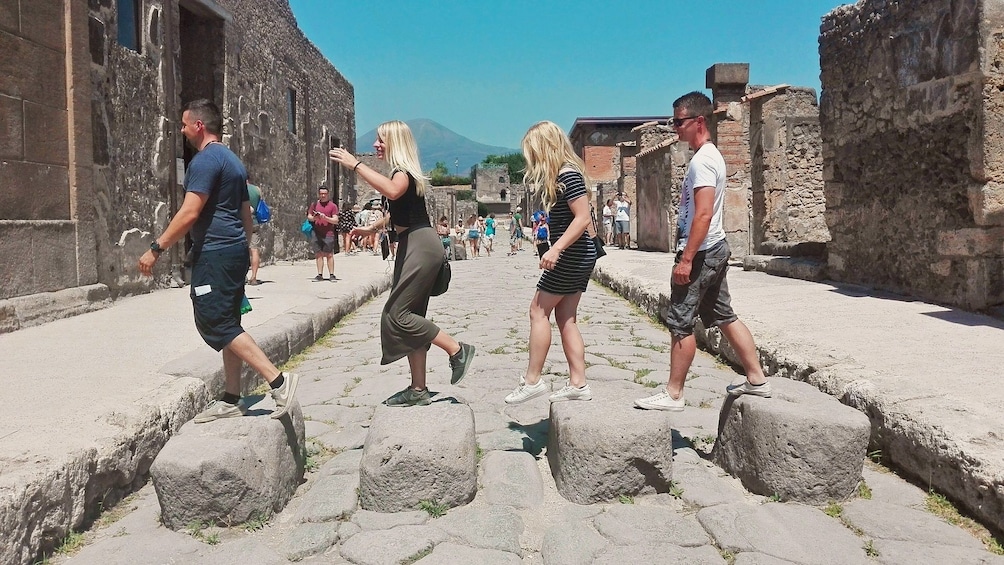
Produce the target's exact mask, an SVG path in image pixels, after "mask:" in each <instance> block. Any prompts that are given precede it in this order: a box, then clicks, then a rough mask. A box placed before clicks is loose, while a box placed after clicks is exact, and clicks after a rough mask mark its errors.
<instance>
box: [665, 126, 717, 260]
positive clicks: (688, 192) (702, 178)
mask: <svg viewBox="0 0 1004 565" xmlns="http://www.w3.org/2000/svg"><path fill="white" fill-rule="evenodd" d="M702 186H713V187H715V204H714V208H713V209H712V215H711V225H710V226H709V227H708V236H707V237H706V238H704V243H702V244H701V247H700V248H699V249H698V251H703V250H705V249H707V248H709V247H711V246H712V245H714V244H716V243H718V242H719V241H721V240H723V239H725V230H724V229H723V228H722V209H723V208H724V204H725V159H724V158H722V153H721V151H719V150H718V148H717V147H715V146H714V144H713V143H711V142H710V141H709V142H707V143H705V144H704V145H702V146H701V148H700V149H698V150H697V153H694V157H693V158H692V159H691V160H690V165H689V166H688V167H687V176H686V177H685V178H684V179H683V192H682V193H681V195H680V213H679V216H678V217H677V220H676V225H677V227H678V228H679V230H680V241H679V242H678V243H677V245H676V250H677V251H682V250H683V248H684V247H686V246H687V238H688V237H690V226H691V224H692V223H693V220H694V187H702Z"/></svg>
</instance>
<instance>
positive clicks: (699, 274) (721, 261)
mask: <svg viewBox="0 0 1004 565" xmlns="http://www.w3.org/2000/svg"><path fill="white" fill-rule="evenodd" d="M730 253H731V251H730V250H729V244H728V242H726V241H725V240H722V241H720V242H718V243H716V244H714V245H712V246H711V247H709V248H707V249H705V250H704V251H699V252H698V253H697V255H694V263H693V265H694V267H693V269H692V270H691V272H690V282H689V283H688V284H685V285H678V284H676V283H673V290H672V291H671V293H670V298H669V302H670V304H669V306H667V307H665V308H664V309H663V311H662V317H663V319H664V320H666V325H667V326H669V331H670V333H672V334H673V335H674V336H676V337H679V338H682V337H687V336H689V335H691V334H693V333H694V325H696V323H697V316H700V317H701V321H702V322H703V323H704V327H706V328H710V327H712V326H721V325H723V324H728V323H730V322H734V321H736V320H738V319H739V318H738V317H737V316H736V314H735V312H733V311H732V304H731V302H732V300H731V297H730V296H729V284H728V281H727V280H726V279H725V275H726V273H728V270H729V255H730ZM676 260H677V262H679V260H680V253H677V254H676Z"/></svg>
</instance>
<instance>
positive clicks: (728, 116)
mask: <svg viewBox="0 0 1004 565" xmlns="http://www.w3.org/2000/svg"><path fill="white" fill-rule="evenodd" d="M748 82H749V64H748V63H716V64H715V65H712V66H711V67H709V68H708V70H707V73H706V86H707V88H710V89H711V92H712V94H711V100H712V103H713V104H714V105H715V113H714V116H713V118H712V123H711V136H712V140H713V141H714V143H715V145H716V146H717V147H718V149H719V150H720V151H721V152H722V157H723V158H724V159H725V170H726V175H727V177H728V178H727V179H726V184H725V211H724V215H723V217H722V227H724V228H725V236H726V239H727V240H728V242H729V247H730V248H731V251H732V255H733V256H735V257H742V256H744V255H747V254H748V253H750V252H751V251H752V247H751V244H750V242H751V238H750V236H751V234H750V226H751V213H750V212H751V209H750V208H751V201H752V191H751V188H752V184H751V182H750V174H749V173H750V131H749V130H750V117H749V112H748V108H747V107H746V106H745V105H744V104H742V102H741V100H742V98H743V96H745V95H746V94H747V93H748V88H749V87H748V85H747V83H748Z"/></svg>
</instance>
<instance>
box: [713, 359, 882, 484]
mask: <svg viewBox="0 0 1004 565" xmlns="http://www.w3.org/2000/svg"><path fill="white" fill-rule="evenodd" d="M771 386H772V387H773V390H774V396H773V397H772V398H759V397H749V396H740V397H738V398H735V399H726V401H725V405H724V406H723V407H722V414H721V422H720V423H719V426H718V427H719V430H720V431H719V434H718V441H717V442H716V443H715V450H714V454H713V458H714V461H715V463H717V464H718V465H720V466H721V467H722V468H723V469H725V470H726V471H728V472H729V473H730V474H732V475H733V476H735V477H737V478H739V479H740V480H741V481H742V483H743V486H745V487H746V488H747V489H749V490H750V491H751V492H754V493H756V494H761V495H764V496H773V495H778V496H780V497H781V499H782V500H786V501H787V500H793V501H799V502H805V503H808V504H822V503H826V502H827V501H830V500H843V499H844V498H847V497H848V496H849V495H851V494H852V493H853V492H854V489H855V488H856V487H857V484H858V481H859V480H861V468H862V467H863V465H864V458H865V453H866V451H867V448H868V436H869V432H870V430H871V425H870V423H869V421H868V418H867V417H866V416H865V415H864V414H862V413H861V412H859V411H857V410H855V409H853V408H851V407H849V406H845V405H843V404H841V403H840V402H838V401H837V400H836V399H835V398H833V397H832V396H830V395H828V394H825V393H823V392H820V391H819V390H818V389H816V388H815V387H813V386H812V385H809V384H806V383H802V382H798V381H791V380H788V379H782V378H775V379H772V380H771Z"/></svg>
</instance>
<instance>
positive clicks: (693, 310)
mask: <svg viewBox="0 0 1004 565" xmlns="http://www.w3.org/2000/svg"><path fill="white" fill-rule="evenodd" d="M711 113H712V105H711V100H709V99H708V97H707V96H705V95H704V94H703V93H701V92H691V93H690V94H686V95H684V96H681V97H680V98H678V99H677V100H676V101H675V102H673V126H674V127H675V128H676V135H677V136H678V137H679V138H680V141H686V142H687V143H688V144H690V148H691V149H692V150H693V151H694V156H693V158H691V160H690V165H689V166H688V167H687V176H686V178H684V181H683V190H682V191H681V194H680V211H679V215H678V220H677V228H678V231H677V235H678V238H677V239H678V243H677V247H676V265H675V266H674V267H673V285H672V291H671V293H670V306H669V308H668V309H667V311H665V312H663V315H664V317H665V319H666V325H667V326H669V330H670V333H671V334H672V350H671V351H670V358H669V384H668V385H667V386H666V389H665V390H663V391H662V392H659V393H658V394H655V395H652V396H649V397H647V398H641V399H638V400H636V401H635V405H636V406H638V407H639V408H645V409H647V410H672V411H680V410H683V407H684V400H683V384H684V382H685V381H686V379H687V372H688V371H689V370H690V365H691V363H693V361H694V355H695V354H696V352H697V340H696V339H695V338H694V325H695V323H696V321H697V316H700V317H701V321H702V322H703V323H704V327H706V328H710V327H712V326H718V328H719V329H720V330H721V331H722V334H724V335H725V338H726V339H728V340H729V344H731V345H732V348H733V349H734V350H735V352H736V354H738V356H739V360H740V362H742V365H743V368H745V369H746V381H744V382H743V383H742V384H735V385H729V386H728V387H727V389H726V390H727V391H728V393H729V394H730V395H732V396H738V395H741V394H752V395H756V396H763V397H769V396H770V395H771V391H770V383H768V382H767V378H766V377H765V376H764V374H763V368H762V367H761V366H760V358H759V357H758V356H757V351H756V344H755V343H754V342H753V335H752V334H750V331H749V329H748V328H747V327H746V325H745V324H743V323H742V322H741V321H739V318H738V317H737V316H736V314H735V312H733V311H732V305H731V304H730V302H731V301H730V298H729V286H728V281H727V280H726V273H727V272H728V269H729V255H730V251H729V244H728V241H726V239H725V230H724V229H723V228H722V209H723V207H724V203H725V159H723V158H722V154H721V152H720V151H719V150H718V148H717V147H715V145H714V143H712V142H711V133H710V131H709V130H708V126H709V122H710V120H711Z"/></svg>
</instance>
